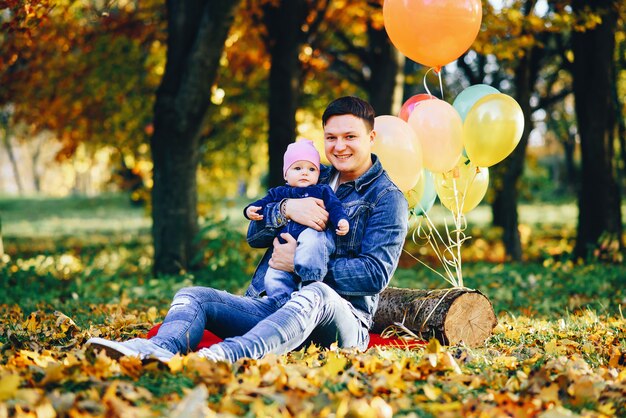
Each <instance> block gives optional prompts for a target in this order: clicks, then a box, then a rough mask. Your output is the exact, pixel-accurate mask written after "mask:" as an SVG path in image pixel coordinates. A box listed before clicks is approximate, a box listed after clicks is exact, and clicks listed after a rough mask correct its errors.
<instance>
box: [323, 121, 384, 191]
mask: <svg viewBox="0 0 626 418" xmlns="http://www.w3.org/2000/svg"><path fill="white" fill-rule="evenodd" d="M375 137H376V132H375V131H370V130H369V129H368V128H367V126H366V125H365V122H364V121H363V119H361V118H358V117H356V116H354V115H338V116H331V117H330V119H328V120H327V121H326V125H325V126H324V151H325V153H326V158H328V161H330V163H331V164H332V165H333V166H334V167H335V168H336V169H337V170H338V171H339V173H340V174H341V175H340V181H342V182H345V181H351V180H355V179H356V178H358V177H359V176H360V175H362V174H363V173H365V172H366V171H367V170H368V169H369V168H370V167H371V166H372V157H371V153H372V142H373V141H374V138H375Z"/></svg>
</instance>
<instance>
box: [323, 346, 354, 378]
mask: <svg viewBox="0 0 626 418" xmlns="http://www.w3.org/2000/svg"><path fill="white" fill-rule="evenodd" d="M347 362H348V360H346V358H345V357H340V356H339V355H338V354H337V353H336V352H334V351H329V352H328V358H327V359H326V364H325V365H324V367H322V370H323V371H324V373H326V375H327V376H336V375H337V373H339V372H341V371H343V370H344V369H345V368H346V363H347Z"/></svg>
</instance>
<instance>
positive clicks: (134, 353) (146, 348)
mask: <svg viewBox="0 0 626 418" xmlns="http://www.w3.org/2000/svg"><path fill="white" fill-rule="evenodd" d="M85 346H86V347H91V348H93V349H95V350H104V351H105V352H106V355H107V356H109V357H110V358H112V359H119V358H120V357H124V356H128V357H139V358H140V359H141V360H148V359H150V358H155V359H157V360H159V361H162V362H164V363H167V362H168V361H169V360H170V359H171V358H172V357H174V353H171V352H169V351H168V350H166V349H164V348H161V347H159V346H158V345H156V344H155V343H153V342H152V341H150V340H146V339H144V338H133V339H132V340H128V341H124V342H117V341H111V340H105V339H104V338H90V339H89V340H87V342H86V343H85Z"/></svg>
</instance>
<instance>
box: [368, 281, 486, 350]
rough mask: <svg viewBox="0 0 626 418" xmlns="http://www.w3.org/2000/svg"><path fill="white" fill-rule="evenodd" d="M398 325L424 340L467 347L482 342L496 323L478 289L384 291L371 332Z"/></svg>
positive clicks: (396, 289)
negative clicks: (433, 339) (465, 345)
mask: <svg viewBox="0 0 626 418" xmlns="http://www.w3.org/2000/svg"><path fill="white" fill-rule="evenodd" d="M396 323H401V324H402V325H403V326H404V327H406V328H407V329H409V330H410V331H412V332H413V333H415V334H416V335H418V336H419V337H420V338H422V339H424V340H428V339H430V338H432V337H435V338H437V339H438V340H439V341H440V342H441V343H442V344H444V345H455V344H458V343H460V342H461V341H463V342H464V343H465V344H467V345H469V346H470V347H476V346H479V345H481V344H482V343H484V342H485V340H486V339H487V338H488V337H489V336H490V335H491V331H492V330H493V328H494V327H495V326H496V324H497V320H496V316H495V313H494V311H493V306H492V304H491V302H490V301H489V299H488V298H487V297H486V296H485V295H483V294H482V293H480V292H479V291H477V290H471V289H466V288H450V289H435V290H421V289H416V290H414V289H398V288H393V287H390V288H387V289H385V290H384V291H383V292H382V293H381V296H380V302H379V305H378V310H377V311H376V314H375V315H374V326H373V328H372V331H373V332H377V333H380V332H382V331H383V330H384V329H385V328H387V327H389V326H391V325H394V324H396Z"/></svg>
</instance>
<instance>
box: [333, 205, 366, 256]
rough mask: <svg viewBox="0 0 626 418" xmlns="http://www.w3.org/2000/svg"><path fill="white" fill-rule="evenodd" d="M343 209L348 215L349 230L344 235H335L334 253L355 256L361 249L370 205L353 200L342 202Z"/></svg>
mask: <svg viewBox="0 0 626 418" xmlns="http://www.w3.org/2000/svg"><path fill="white" fill-rule="evenodd" d="M343 209H344V210H345V212H346V214H347V215H348V220H349V222H350V231H349V232H348V234H346V235H344V236H339V235H337V236H336V237H337V241H336V242H337V251H336V253H337V255H338V256H346V255H347V256H356V255H357V254H358V253H359V252H360V250H361V242H362V241H363V233H364V232H365V226H366V224H367V219H368V218H369V213H370V206H369V205H368V203H367V202H362V201H354V202H347V203H344V205H343Z"/></svg>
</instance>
